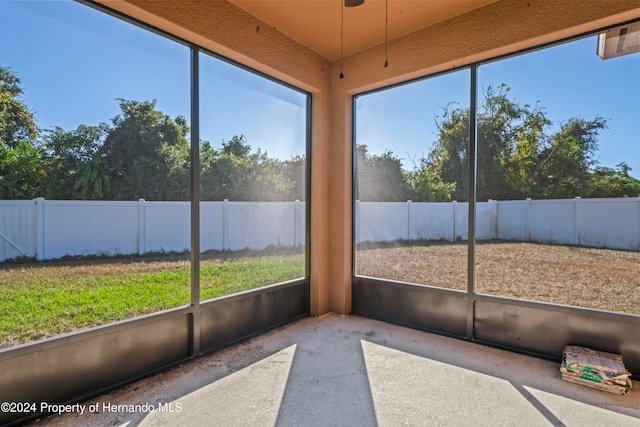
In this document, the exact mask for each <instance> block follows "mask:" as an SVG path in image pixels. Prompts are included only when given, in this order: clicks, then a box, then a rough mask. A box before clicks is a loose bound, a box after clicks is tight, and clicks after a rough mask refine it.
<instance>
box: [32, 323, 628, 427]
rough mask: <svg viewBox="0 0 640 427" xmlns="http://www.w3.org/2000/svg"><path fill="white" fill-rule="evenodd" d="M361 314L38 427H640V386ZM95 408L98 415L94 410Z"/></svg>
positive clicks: (134, 387) (260, 343)
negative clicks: (620, 389) (615, 390)
mask: <svg viewBox="0 0 640 427" xmlns="http://www.w3.org/2000/svg"><path fill="white" fill-rule="evenodd" d="M558 368H559V364H558V363H555V362H550V361H547V360H541V359H536V358H532V357H528V356H523V355H519V354H515V353H510V352H506V351H502V350H497V349H494V348H488V347H484V346H481V345H478V344H473V343H469V342H466V341H462V340H456V339H452V338H446V337H442V336H439V335H433V334H428V333H424V332H420V331H415V330H412V329H408V328H404V327H400V326H395V325H391V324H388V323H384V322H379V321H375V320H371V319H366V318H362V317H358V316H338V315H334V314H330V315H326V316H322V317H318V318H306V319H303V320H299V321H296V322H294V323H291V324H289V325H287V326H284V327H281V328H279V329H276V330H274V331H271V332H268V333H266V334H263V335H261V336H258V337H256V338H253V339H251V340H248V341H245V342H243V343H240V344H237V345H234V346H232V347H229V348H226V349H224V350H221V351H218V352H215V353H213V354H210V355H207V356H204V357H201V358H198V359H195V360H193V361H190V362H188V363H185V364H184V365H181V366H179V367H176V368H174V369H171V370H169V371H167V372H163V373H160V374H157V375H154V376H152V377H149V378H147V379H144V380H142V381H139V382H136V383H133V384H130V385H128V386H126V387H123V388H121V389H118V390H116V391H114V392H112V393H109V394H106V395H103V396H100V397H98V398H95V399H93V400H91V401H88V402H83V403H82V404H81V405H84V411H85V412H84V414H80V413H79V412H78V411H79V410H80V407H78V408H75V409H74V411H75V412H73V413H68V414H64V415H60V416H58V415H55V416H51V417H48V418H45V419H42V420H38V421H37V422H36V423H34V425H37V426H127V427H132V426H178V425H180V426H274V425H275V426H304V427H307V426H376V425H379V426H399V425H405V426H443V425H447V426H519V425H528V426H549V425H553V426H563V425H564V426H616V427H621V426H634V427H638V426H640V389H636V390H634V391H632V393H631V395H630V396H616V395H614V394H610V393H606V392H603V391H599V390H594V389H590V388H586V387H583V386H580V385H576V384H570V383H567V382H564V381H562V380H561V379H560V374H559V371H558ZM90 410H93V411H94V412H89V411H90Z"/></svg>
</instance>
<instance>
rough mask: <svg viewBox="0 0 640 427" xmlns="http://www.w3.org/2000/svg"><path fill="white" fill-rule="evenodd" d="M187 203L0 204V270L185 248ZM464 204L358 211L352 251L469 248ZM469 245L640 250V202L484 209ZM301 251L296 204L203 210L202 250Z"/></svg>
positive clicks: (210, 205) (301, 208)
mask: <svg viewBox="0 0 640 427" xmlns="http://www.w3.org/2000/svg"><path fill="white" fill-rule="evenodd" d="M190 218H191V217H190V203H189V202H147V201H144V200H139V201H137V202H113V201H61V200H44V199H35V200H26V201H0V261H4V260H7V259H14V258H22V257H28V258H36V259H38V260H47V259H56V258H61V257H64V256H67V255H69V256H87V255H106V256H110V255H132V254H140V255H142V254H146V253H151V252H183V251H187V250H189V248H190V228H191V227H190ZM467 222H468V204H467V203H462V202H460V203H458V202H451V203H418V202H399V203H379V202H356V241H357V242H358V243H361V242H366V241H393V240H446V241H455V240H467V239H468V235H467V233H468V230H467V227H468V226H467ZM476 237H477V238H478V239H485V240H486V239H504V240H516V241H531V242H544V243H555V244H570V245H580V246H592V247H606V248H616V249H628V250H640V198H621V199H580V198H576V199H569V200H529V199H527V200H513V201H489V202H482V203H478V204H477V205H476ZM304 244H305V203H304V202H299V201H295V202H229V201H227V200H225V201H223V202H201V203H200V248H201V250H202V252H205V251H208V250H241V249H252V250H261V249H265V248H267V247H268V246H271V245H273V246H285V247H292V246H303V245H304Z"/></svg>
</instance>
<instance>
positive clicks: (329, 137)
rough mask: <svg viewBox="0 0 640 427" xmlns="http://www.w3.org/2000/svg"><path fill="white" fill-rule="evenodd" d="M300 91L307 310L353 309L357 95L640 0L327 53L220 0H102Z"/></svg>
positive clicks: (558, 0) (469, 18) (602, 17)
mask: <svg viewBox="0 0 640 427" xmlns="http://www.w3.org/2000/svg"><path fill="white" fill-rule="evenodd" d="M100 2H101V3H104V4H105V5H107V6H109V7H112V8H114V9H116V10H119V11H121V12H123V13H125V14H128V15H130V16H132V17H135V18H137V19H140V20H142V21H144V22H148V23H149V24H151V25H154V26H156V27H158V28H161V29H163V30H165V31H168V32H170V33H173V34H175V35H177V36H179V37H182V38H184V39H187V40H189V41H191V42H194V43H196V44H198V45H200V46H203V47H205V48H207V49H210V50H212V51H215V52H217V53H219V54H222V55H225V56H227V57H229V58H231V59H234V60H236V61H238V62H241V63H243V64H245V65H248V66H250V67H253V68H255V69H257V70H260V71H263V72H265V73H268V74H270V75H273V76H274V77H277V78H279V79H281V80H283V81H286V82H288V83H291V84H293V85H296V86H298V87H300V88H301V89H304V90H307V91H309V92H310V93H312V95H313V108H312V176H311V185H312V194H311V259H312V262H311V312H312V313H313V314H323V313H326V312H328V311H334V312H338V313H348V312H349V311H350V310H351V272H352V269H351V265H352V243H351V241H352V239H351V229H352V222H351V188H352V187H351V186H352V148H351V147H352V141H351V135H352V126H351V123H352V112H351V97H352V95H354V94H357V93H359V92H363V91H365V90H370V89H374V88H378V87H382V86H385V85H388V84H392V83H397V82H401V81H404V80H407V79H410V78H414V77H419V76H424V75H427V74H431V73H434V72H438V71H443V70H447V69H451V68H455V67H458V66H462V65H466V64H469V63H472V62H475V61H480V60H483V59H487V58H491V57H495V56H498V55H502V54H506V53H509V52H514V51H518V50H520V49H524V48H528V47H532V46H536V45H539V44H542V43H546V42H550V41H554V40H558V39H561V38H564V37H569V36H572V35H576V34H581V33H583V32H586V31H590V30H594V29H597V28H601V27H603V26H607V25H612V24H615V23H619V22H623V21H626V20H631V19H635V18H638V17H640V9H639V8H640V2H639V1H638V0H608V1H596V0H586V1H585V0H500V1H498V2H495V3H492V4H489V5H488V6H486V7H484V8H481V9H478V10H474V11H471V12H469V13H466V14H464V15H461V16H458V17H456V18H453V19H450V20H448V21H444V22H440V23H438V24H435V25H433V26H431V27H428V28H424V29H422V30H419V31H416V32H414V33H411V34H407V35H405V36H402V37H399V38H397V39H395V40H392V41H390V43H389V67H388V68H384V45H379V46H376V47H373V48H371V49H368V50H366V51H363V52H360V53H358V54H355V55H352V56H350V57H348V58H344V61H343V69H344V74H345V78H344V79H339V77H338V75H339V73H340V69H339V63H338V62H334V63H333V64H330V63H329V62H328V61H327V60H325V59H324V58H322V57H320V56H319V55H317V54H315V53H314V52H312V51H310V50H309V49H307V48H305V47H304V46H301V45H300V44H298V43H296V42H294V41H292V40H290V39H289V38H287V37H285V36H284V35H283V34H281V33H279V32H278V31H277V30H275V29H273V28H271V27H269V26H268V25H266V24H264V23H262V22H260V21H259V20H257V19H256V18H254V17H252V16H250V15H248V14H246V13H245V12H244V11H242V10H241V9H239V8H237V7H235V6H233V5H232V4H230V3H228V2H226V1H220V0H218V1H202V0H162V1H150V0H118V1H115V0H101V1H100Z"/></svg>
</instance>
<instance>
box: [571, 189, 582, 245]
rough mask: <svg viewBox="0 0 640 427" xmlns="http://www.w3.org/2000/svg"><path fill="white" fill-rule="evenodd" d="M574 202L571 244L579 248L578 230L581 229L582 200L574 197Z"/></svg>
mask: <svg viewBox="0 0 640 427" xmlns="http://www.w3.org/2000/svg"><path fill="white" fill-rule="evenodd" d="M573 200H574V209H573V211H574V214H575V215H574V220H573V221H574V224H573V244H574V245H576V246H580V243H581V242H580V240H581V239H580V229H581V228H582V198H581V197H580V196H578V197H576V198H575V199H573Z"/></svg>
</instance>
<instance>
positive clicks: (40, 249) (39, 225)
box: [34, 197, 46, 261]
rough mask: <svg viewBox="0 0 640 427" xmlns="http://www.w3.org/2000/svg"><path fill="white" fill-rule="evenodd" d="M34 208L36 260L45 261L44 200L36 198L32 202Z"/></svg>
mask: <svg viewBox="0 0 640 427" xmlns="http://www.w3.org/2000/svg"><path fill="white" fill-rule="evenodd" d="M34 207H35V211H36V214H35V219H36V229H35V232H36V259H37V260H38V261H42V260H44V259H46V258H45V253H44V243H45V242H44V198H43V197H38V198H36V199H35V200H34Z"/></svg>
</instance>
